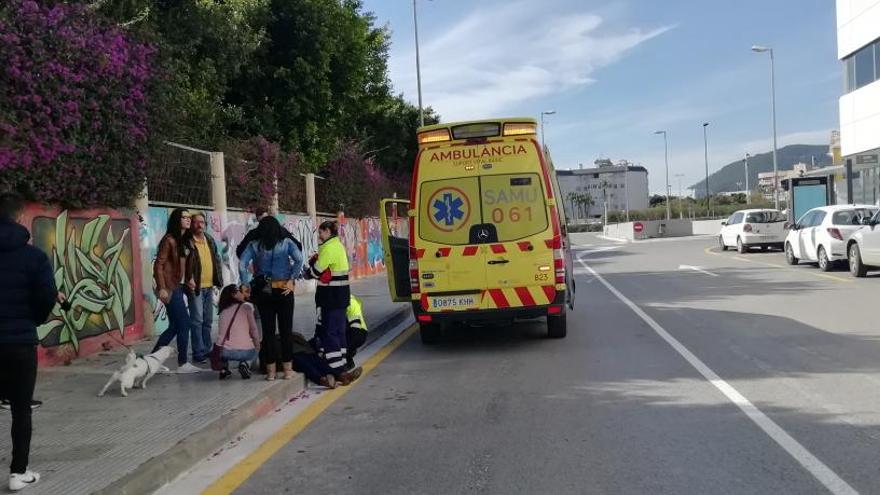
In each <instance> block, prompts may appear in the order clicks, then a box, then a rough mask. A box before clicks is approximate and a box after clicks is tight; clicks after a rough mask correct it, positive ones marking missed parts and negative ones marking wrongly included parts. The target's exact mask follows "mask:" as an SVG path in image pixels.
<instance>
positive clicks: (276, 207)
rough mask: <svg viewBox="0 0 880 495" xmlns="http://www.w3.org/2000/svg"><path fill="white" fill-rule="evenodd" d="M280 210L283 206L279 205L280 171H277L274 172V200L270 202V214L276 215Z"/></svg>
mask: <svg viewBox="0 0 880 495" xmlns="http://www.w3.org/2000/svg"><path fill="white" fill-rule="evenodd" d="M279 211H281V207H280V206H279V205H278V172H277V171H276V172H274V173H273V174H272V201H270V202H269V214H270V215H272V216H273V217H274V216H277V215H278V212H279Z"/></svg>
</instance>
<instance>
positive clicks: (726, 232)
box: [718, 209, 785, 253]
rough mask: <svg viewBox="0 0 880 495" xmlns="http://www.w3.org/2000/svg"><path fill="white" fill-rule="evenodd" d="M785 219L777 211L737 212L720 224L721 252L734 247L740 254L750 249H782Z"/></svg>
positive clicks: (719, 241) (719, 239)
mask: <svg viewBox="0 0 880 495" xmlns="http://www.w3.org/2000/svg"><path fill="white" fill-rule="evenodd" d="M784 226H785V217H783V216H782V214H781V213H780V212H779V211H778V210H767V209H762V210H739V211H737V212H734V213H733V215H730V218H728V219H727V220H726V221H724V222H722V223H721V234H719V236H718V244H719V245H720V246H721V250H722V251H727V248H729V247H735V248H736V250H737V251H739V252H740V253H746V252H748V251H749V250H750V249H751V248H764V249H768V248H771V247H773V248H777V249H782V243H783V242H784V241H785V229H784Z"/></svg>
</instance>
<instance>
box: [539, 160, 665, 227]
mask: <svg viewBox="0 0 880 495" xmlns="http://www.w3.org/2000/svg"><path fill="white" fill-rule="evenodd" d="M595 165H596V166H595V167H593V168H579V169H575V170H557V171H556V177H557V179H558V180H559V188H560V189H561V193H562V200H563V201H565V211H566V214H567V216H568V218H569V222H571V223H581V222H586V221H588V220H591V219H595V218H601V217H602V214H603V213H604V211H605V205H606V203H607V206H608V211H614V210H621V211H623V210H627V209H629V210H644V209H646V208H648V170H647V169H646V168H645V167H641V166H636V165H632V164H630V163H628V162H626V161H622V162H619V163H617V164H615V163H612V162H611V160H596V162H595Z"/></svg>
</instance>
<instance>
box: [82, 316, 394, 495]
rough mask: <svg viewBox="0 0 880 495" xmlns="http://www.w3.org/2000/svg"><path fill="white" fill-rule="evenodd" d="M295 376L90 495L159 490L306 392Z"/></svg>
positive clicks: (388, 320) (386, 322)
mask: <svg viewBox="0 0 880 495" xmlns="http://www.w3.org/2000/svg"><path fill="white" fill-rule="evenodd" d="M409 314H410V308H409V307H408V306H403V307H400V308H397V309H395V310H394V311H393V312H391V313H389V314H388V315H386V316H385V317H384V319H383V320H382V321H381V322H380V323H378V324H377V325H376V326H375V328H372V329H370V332H369V334H368V335H369V336H368V337H367V342H366V343H365V344H364V345H365V346H366V345H370V344H372V343H373V342H375V341H376V340H378V339H379V338H381V337H382V336H383V335H385V334H386V333H388V332H389V331H390V330H392V329H394V328H395V327H396V326H397V325H399V324H400V323H401V322H403V321H404V320H405V319H406V318H407V317H408V316H409ZM298 375H299V377H298V379H295V380H291V381H283V380H278V381H276V382H275V384H273V385H272V386H270V387H267V388H266V390H264V391H263V392H261V393H259V394H258V395H256V396H255V397H254V398H252V399H251V400H249V401H247V402H245V403H244V404H241V405H239V406H238V407H236V408H235V409H232V410H230V411H229V412H227V413H226V414H223V415H222V416H220V417H219V418H217V419H216V420H214V421H212V422H211V423H209V424H208V425H206V426H205V427H204V428H202V429H201V430H199V431H197V432H195V433H193V434H191V435H189V436H187V437H186V438H184V439H182V440H181V441H179V442H178V443H177V444H175V445H174V446H173V447H171V448H170V449H168V450H167V451H165V452H163V453H162V454H160V455H158V456H156V457H153V458H152V459H150V460H148V461H146V462H144V463H142V464H140V465H139V466H137V467H136V468H135V469H134V470H133V471H132V472H130V473H128V474H127V475H125V476H123V477H122V478H119V479H117V480H115V481H113V482H112V483H110V484H109V485H107V486H106V487H104V488H102V489H101V490H97V491H95V492H93V493H94V494H95V495H141V494H144V493H153V492H155V491H157V490H159V489H160V488H162V487H163V486H165V485H167V484H168V483H171V482H172V481H174V480H175V479H177V477H178V476H180V475H181V474H183V473H184V472H186V471H188V470H189V469H191V468H192V467H193V466H195V465H196V464H197V463H198V462H199V461H201V460H202V459H204V458H206V457H208V456H209V455H211V454H212V453H213V452H216V451H217V450H218V449H220V448H222V447H223V446H224V445H226V443H227V442H229V441H230V440H232V439H234V438H235V437H236V436H237V435H238V434H239V433H241V432H242V431H243V430H244V429H245V428H247V427H248V426H250V425H251V424H252V423H254V422H256V421H257V420H259V419H260V418H263V417H265V416H267V415H268V414H270V413H272V412H273V411H275V410H276V409H277V408H278V407H279V406H281V405H283V404H285V403H286V402H287V401H288V400H289V399H290V397H292V396H295V395H297V394H299V393H300V392H302V391H303V390H305V388H306V379H305V377H304V376H303V375H302V374H298Z"/></svg>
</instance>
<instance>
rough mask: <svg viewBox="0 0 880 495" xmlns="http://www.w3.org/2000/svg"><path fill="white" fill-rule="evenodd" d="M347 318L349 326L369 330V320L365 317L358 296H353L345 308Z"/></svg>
mask: <svg viewBox="0 0 880 495" xmlns="http://www.w3.org/2000/svg"><path fill="white" fill-rule="evenodd" d="M345 318H346V319H347V320H348V328H351V329H355V330H363V331H365V332H366V331H367V321H366V320H365V319H364V312H363V311H362V310H361V302H360V301H359V300H358V298H356V297H354V296H351V301H349V303H348V309H347V310H345Z"/></svg>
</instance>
